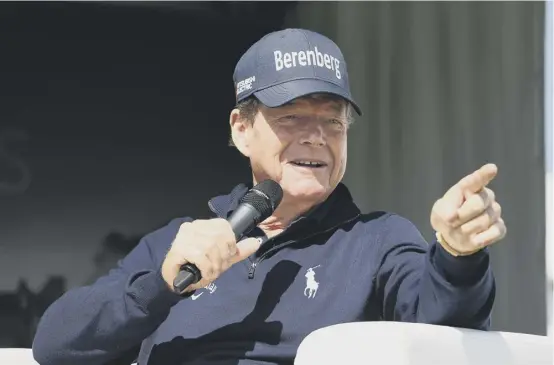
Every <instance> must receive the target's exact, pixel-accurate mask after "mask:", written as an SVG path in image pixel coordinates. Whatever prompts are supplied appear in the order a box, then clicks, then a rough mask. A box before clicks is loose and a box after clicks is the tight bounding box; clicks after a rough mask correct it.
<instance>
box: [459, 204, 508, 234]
mask: <svg viewBox="0 0 554 365" xmlns="http://www.w3.org/2000/svg"><path fill="white" fill-rule="evenodd" d="M501 214H502V208H501V207H500V204H498V203H497V202H493V204H492V205H491V206H489V207H488V208H487V209H486V210H485V211H484V212H483V213H481V214H480V215H479V216H477V217H475V218H474V219H471V220H468V221H467V223H464V224H462V225H461V227H460V231H461V232H462V234H464V235H473V234H477V233H481V232H483V231H485V230H487V229H488V228H489V227H490V226H491V225H492V224H494V223H495V222H496V221H497V220H498V219H499V218H500V215H501Z"/></svg>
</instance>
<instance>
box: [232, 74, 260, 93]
mask: <svg viewBox="0 0 554 365" xmlns="http://www.w3.org/2000/svg"><path fill="white" fill-rule="evenodd" d="M255 81H256V76H250V77H249V78H247V79H244V80H242V81H239V82H238V84H237V95H239V94H240V93H243V92H245V91H248V90H252V83H253V82H255Z"/></svg>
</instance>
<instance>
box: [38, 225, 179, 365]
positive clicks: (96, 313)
mask: <svg viewBox="0 0 554 365" xmlns="http://www.w3.org/2000/svg"><path fill="white" fill-rule="evenodd" d="M179 226H180V224H179V222H178V221H172V222H171V223H170V224H169V225H168V226H166V227H164V228H162V229H160V230H158V231H155V232H153V233H151V234H149V235H147V236H146V237H144V238H143V239H142V240H141V241H140V242H139V244H138V245H137V247H136V248H135V249H134V250H132V251H131V253H129V254H128V255H127V256H126V257H125V258H124V259H123V260H121V261H120V262H119V264H118V266H117V267H116V268H115V269H112V270H111V271H110V272H109V274H107V275H106V276H103V277H101V278H99V279H98V280H97V281H96V282H95V283H94V284H92V285H90V286H84V287H80V288H75V289H71V290H69V291H67V292H66V293H65V294H64V295H63V296H62V297H60V298H59V299H58V300H57V301H55V302H54V303H52V304H51V305H50V307H49V308H48V309H47V310H46V312H45V313H44V315H43V316H42V318H41V320H40V323H39V325H38V328H37V332H36V334H35V338H34V341H33V356H34V358H35V360H36V361H38V362H39V363H40V364H41V365H50V364H52V365H53V364H56V365H64V364H80V365H89V364H90V365H93V364H109V363H111V362H112V361H114V360H117V359H123V358H125V359H127V363H131V362H132V361H133V360H134V359H135V356H136V352H137V350H138V348H139V346H140V344H141V342H142V341H143V340H144V339H145V338H146V337H148V336H149V335H150V334H151V333H152V332H153V331H154V330H155V329H156V328H157V327H158V326H159V325H160V324H161V323H162V322H163V321H164V320H165V318H166V317H167V315H168V314H169V310H170V308H171V307H172V306H173V305H175V304H176V303H177V302H178V301H179V300H180V299H181V297H180V296H179V295H177V294H175V293H173V292H171V291H170V290H169V289H168V288H167V285H166V284H165V282H164V280H163V278H162V276H161V273H160V265H161V264H159V263H156V262H157V261H160V260H161V259H162V258H158V260H156V258H155V257H154V252H161V254H163V255H165V252H167V249H168V248H169V246H170V245H171V242H172V241H173V239H174V237H175V235H176V233H177V231H178V228H179ZM154 245H156V246H158V245H161V246H164V249H163V250H160V249H159V248H158V249H157V250H153V249H152V247H153V246H154ZM166 248H167V249H166Z"/></svg>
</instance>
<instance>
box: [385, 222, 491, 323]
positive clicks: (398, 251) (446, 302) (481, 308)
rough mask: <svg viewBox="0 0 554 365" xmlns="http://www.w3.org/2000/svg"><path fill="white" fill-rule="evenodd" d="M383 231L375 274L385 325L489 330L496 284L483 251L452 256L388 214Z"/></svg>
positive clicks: (487, 255) (413, 227)
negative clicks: (394, 323)
mask: <svg viewBox="0 0 554 365" xmlns="http://www.w3.org/2000/svg"><path fill="white" fill-rule="evenodd" d="M385 226H386V227H385V232H384V233H383V235H381V244H380V245H379V247H380V254H379V255H378V270H377V273H376V275H375V285H376V290H377V296H378V298H379V300H380V302H381V303H382V305H381V308H382V317H383V319H384V320H388V321H402V322H419V323H427V324H438V325H445V326H453V327H463V328H474V329H481V330H486V329H488V328H489V327H490V315H491V311H492V306H493V302H494V297H495V282H494V277H493V274H492V270H491V267H490V265H489V253H488V250H487V249H485V250H482V251H480V252H478V253H475V254H473V255H470V256H463V257H454V256H452V255H450V254H449V253H448V252H446V251H445V250H444V249H443V248H442V246H441V245H440V244H439V243H437V242H434V243H432V244H431V245H429V244H428V243H427V242H426V241H425V239H424V238H423V237H422V235H421V233H420V232H419V231H418V230H417V228H416V227H415V226H414V225H413V224H412V223H411V222H410V221H408V220H407V219H404V218H402V217H400V216H398V215H390V216H389V217H388V218H386V221H385Z"/></svg>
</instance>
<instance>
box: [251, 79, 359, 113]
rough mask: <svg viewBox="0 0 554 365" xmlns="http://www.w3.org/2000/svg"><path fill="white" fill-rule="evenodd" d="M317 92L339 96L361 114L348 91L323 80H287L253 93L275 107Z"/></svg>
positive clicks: (266, 104)
mask: <svg viewBox="0 0 554 365" xmlns="http://www.w3.org/2000/svg"><path fill="white" fill-rule="evenodd" d="M317 93H327V94H333V95H337V96H340V97H341V98H344V99H346V100H347V101H348V102H349V103H350V104H352V106H353V107H354V110H355V111H356V113H358V115H362V111H361V110H360V107H359V106H358V104H356V102H355V101H354V100H353V99H352V97H351V96H350V94H349V93H347V92H346V91H345V90H344V89H343V88H342V87H340V86H337V85H335V84H333V83H330V82H327V81H323V80H316V79H300V80H292V81H287V82H284V83H282V84H278V85H274V86H270V87H268V88H266V89H263V90H260V91H256V92H255V93H254V95H255V96H256V97H257V98H258V100H260V101H261V102H262V103H263V104H264V105H265V106H267V107H269V108H276V107H279V106H282V105H284V104H286V103H288V102H291V101H293V100H294V99H297V98H300V97H303V96H306V95H310V94H317Z"/></svg>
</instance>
